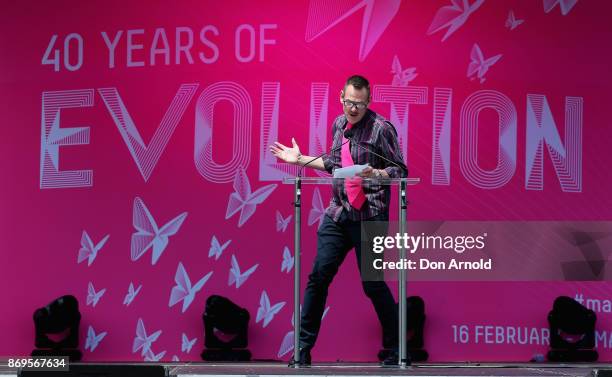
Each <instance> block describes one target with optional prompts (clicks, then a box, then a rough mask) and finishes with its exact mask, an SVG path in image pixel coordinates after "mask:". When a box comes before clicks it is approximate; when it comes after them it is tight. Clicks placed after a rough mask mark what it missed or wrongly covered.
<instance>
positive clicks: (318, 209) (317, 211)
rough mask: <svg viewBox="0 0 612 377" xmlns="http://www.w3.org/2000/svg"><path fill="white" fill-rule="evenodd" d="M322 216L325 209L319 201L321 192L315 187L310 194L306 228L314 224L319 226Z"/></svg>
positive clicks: (321, 201) (320, 200) (321, 200)
mask: <svg viewBox="0 0 612 377" xmlns="http://www.w3.org/2000/svg"><path fill="white" fill-rule="evenodd" d="M323 215H325V207H323V199H321V192H320V191H319V188H318V187H315V189H314V191H313V193H312V208H311V209H310V212H309V213H308V226H311V225H312V224H314V223H316V222H317V221H318V222H319V224H320V223H321V220H323Z"/></svg>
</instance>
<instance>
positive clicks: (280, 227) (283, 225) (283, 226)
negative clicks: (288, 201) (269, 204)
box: [276, 211, 293, 232]
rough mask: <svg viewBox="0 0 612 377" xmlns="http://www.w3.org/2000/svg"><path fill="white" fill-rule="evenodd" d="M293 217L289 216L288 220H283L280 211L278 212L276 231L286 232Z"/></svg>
mask: <svg viewBox="0 0 612 377" xmlns="http://www.w3.org/2000/svg"><path fill="white" fill-rule="evenodd" d="M292 217H293V215H289V217H287V218H286V219H284V218H283V215H281V213H280V212H279V211H276V231H277V232H284V231H285V230H287V226H288V225H289V223H290V222H291V218H292Z"/></svg>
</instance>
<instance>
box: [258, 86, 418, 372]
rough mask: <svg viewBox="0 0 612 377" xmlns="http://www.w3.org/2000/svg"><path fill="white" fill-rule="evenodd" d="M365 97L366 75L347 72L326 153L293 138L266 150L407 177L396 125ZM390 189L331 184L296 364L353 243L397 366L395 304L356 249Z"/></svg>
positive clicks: (312, 162) (379, 216) (385, 209)
mask: <svg viewBox="0 0 612 377" xmlns="http://www.w3.org/2000/svg"><path fill="white" fill-rule="evenodd" d="M370 100H371V96H370V84H369V82H368V80H367V79H366V78H364V77H362V76H358V75H354V76H351V77H349V78H348V80H347V81H346V83H345V85H344V88H343V90H342V91H341V92H340V103H341V104H342V106H343V109H344V113H343V114H342V115H340V116H338V117H337V118H336V119H335V120H334V122H333V125H332V134H333V144H332V148H331V151H330V153H329V154H324V155H322V156H320V157H319V158H316V157H313V156H305V155H303V154H302V153H301V152H300V148H299V146H298V144H297V142H296V141H295V139H293V138H292V139H291V142H292V146H291V147H288V146H285V145H283V144H281V143H279V142H275V143H274V145H272V146H271V147H270V151H271V152H272V154H273V155H274V156H276V157H278V158H279V159H281V160H283V161H285V162H287V163H291V164H295V165H299V166H305V165H307V166H308V167H311V168H314V169H319V170H324V171H327V172H329V173H332V172H333V171H334V170H335V169H338V168H342V167H348V166H352V165H355V164H359V165H366V164H367V165H369V166H367V167H366V168H365V169H363V170H362V171H361V173H359V176H360V177H366V178H374V177H378V178H404V177H406V176H407V173H408V171H407V168H406V165H405V164H404V158H403V156H402V153H401V149H400V147H399V142H398V139H397V133H396V131H395V128H394V127H393V125H391V123H390V122H388V121H386V120H385V119H384V118H383V117H382V116H381V115H379V114H377V113H375V112H374V111H372V110H370V109H368V105H369V103H370ZM390 191H391V190H390V187H389V186H384V185H378V184H366V183H362V182H361V178H359V177H357V178H354V179H347V180H345V181H344V182H339V183H338V184H334V185H333V196H332V199H331V201H330V204H329V206H328V207H327V209H326V211H325V216H324V218H323V220H322V221H321V224H320V226H319V229H318V231H317V255H316V257H315V262H314V265H313V268H312V272H311V273H310V275H309V276H308V283H307V285H306V290H305V292H304V304H303V308H302V319H301V329H300V349H299V351H298V352H300V354H299V356H300V357H299V364H300V366H308V365H310V363H311V356H310V350H311V349H312V348H313V346H314V344H315V341H316V339H317V335H318V333H319V329H320V327H321V317H322V315H323V311H324V308H325V301H326V299H327V293H328V288H329V285H330V284H331V282H332V279H333V278H334V276H335V275H336V273H337V272H338V268H339V267H340V265H341V264H342V262H343V261H344V258H345V257H346V255H347V253H348V252H349V251H350V250H351V249H353V248H355V251H356V254H357V263H358V267H359V269H360V271H361V276H362V286H363V290H364V291H365V294H366V295H367V296H368V298H369V299H370V300H371V301H372V304H373V305H374V310H375V311H376V315H377V316H378V319H379V321H380V324H381V325H382V329H383V347H384V348H388V349H392V350H394V351H395V352H391V356H389V357H388V358H387V359H385V360H384V361H383V364H384V365H397V363H398V360H397V358H398V355H397V349H398V343H399V342H398V335H399V334H398V311H397V305H396V303H395V300H394V298H393V296H392V294H391V291H390V290H389V287H388V286H387V283H386V282H385V281H384V279H367V278H364V271H363V268H362V250H361V249H362V243H361V222H362V221H376V222H386V221H388V220H389V201H390V195H391V192H390ZM364 253H367V255H369V254H370V253H371V250H364ZM364 255H365V254H364ZM364 267H365V264H364Z"/></svg>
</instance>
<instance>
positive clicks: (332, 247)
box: [300, 212, 399, 350]
mask: <svg viewBox="0 0 612 377" xmlns="http://www.w3.org/2000/svg"><path fill="white" fill-rule="evenodd" d="M388 218H389V215H388V214H387V213H384V214H380V215H377V216H374V217H372V218H370V219H368V220H366V221H378V222H381V221H385V222H386V221H388ZM384 227H385V229H384V231H385V234H386V225H385V226H384ZM353 247H354V248H355V251H356V253H357V265H358V268H359V270H360V272H362V273H363V272H364V271H362V267H361V266H362V253H361V251H362V243H361V222H360V221H351V220H349V219H347V218H346V215H345V214H344V212H343V214H342V215H341V217H340V219H339V221H338V222H334V221H333V220H332V219H331V218H330V217H328V216H324V218H323V221H322V222H321V226H320V227H319V230H318V231H317V256H316V258H315V261H314V266H313V268H312V272H311V273H310V275H309V276H308V283H307V285H306V291H305V293H304V304H303V307H302V323H301V331H300V347H301V348H302V349H308V350H310V349H311V348H312V347H313V346H314V344H315V342H316V340H317V336H318V334H319V329H320V328H321V317H322V316H323V311H324V309H325V301H326V300H327V293H328V288H329V285H330V284H331V282H332V280H333V278H334V276H335V275H336V273H337V272H338V268H339V267H340V265H341V264H342V262H343V261H344V258H345V257H346V255H347V254H348V252H349V251H350V250H351V249H352V248H353ZM371 254H372V250H371V249H370V250H365V254H364V255H366V257H367V256H368V255H371ZM365 266H366V264H365V261H364V267H365ZM370 266H371V265H370ZM360 275H362V274H360ZM361 282H362V286H363V290H364V292H365V294H366V296H368V298H369V299H370V300H371V301H372V304H373V305H374V310H375V311H376V315H377V316H378V320H379V321H380V324H381V326H382V329H383V347H384V348H393V349H397V347H398V344H399V340H398V337H399V334H398V318H399V316H398V307H397V304H396V303H395V300H394V298H393V295H392V294H391V291H390V290H389V287H388V286H387V283H386V282H385V281H384V280H383V279H382V278H381V279H379V280H376V281H372V280H369V279H364V276H362V278H361Z"/></svg>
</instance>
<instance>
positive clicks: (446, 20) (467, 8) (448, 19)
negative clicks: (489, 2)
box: [427, 0, 484, 42]
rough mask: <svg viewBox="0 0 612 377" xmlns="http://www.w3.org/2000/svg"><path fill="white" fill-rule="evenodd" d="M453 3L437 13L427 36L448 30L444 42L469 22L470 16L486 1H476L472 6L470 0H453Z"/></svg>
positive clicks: (443, 38)
mask: <svg viewBox="0 0 612 377" xmlns="http://www.w3.org/2000/svg"><path fill="white" fill-rule="evenodd" d="M451 3H452V5H447V6H444V7H442V8H440V9H439V10H438V12H436V15H435V16H434V19H433V21H432V22H431V25H430V26H429V29H428V30H427V35H431V34H434V33H437V32H438V31H440V30H442V29H444V28H448V30H447V31H446V34H444V37H442V42H444V41H445V40H446V39H447V38H448V37H450V36H451V35H452V34H453V33H454V32H455V31H457V29H459V28H460V27H461V26H462V25H463V24H464V23H465V22H466V21H467V19H468V18H469V17H470V15H471V14H472V13H474V12H475V11H476V9H478V8H479V7H480V6H481V5H482V3H484V0H476V1H474V2H473V3H472V4H470V2H469V1H468V0H451Z"/></svg>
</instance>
